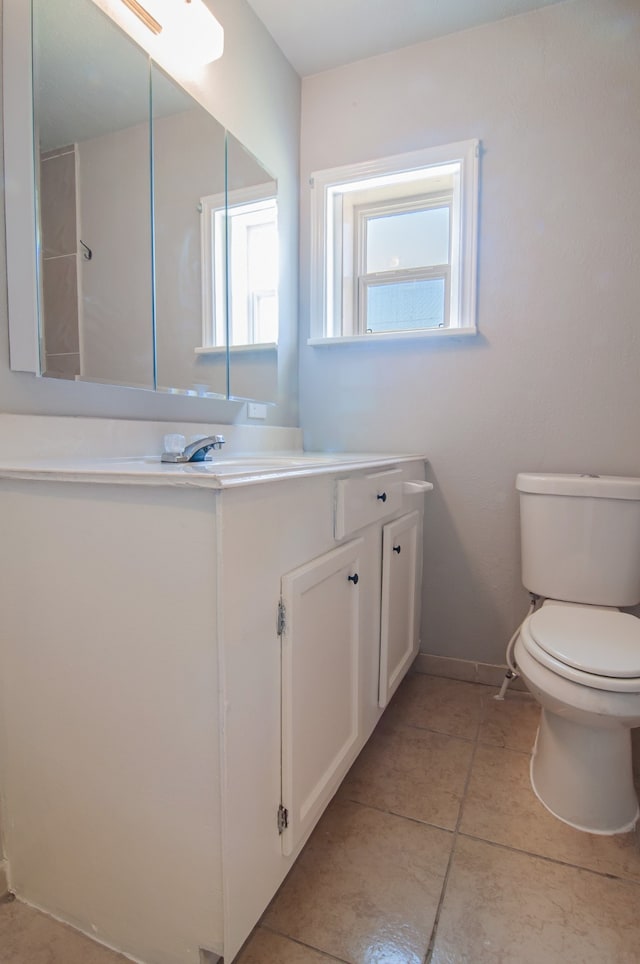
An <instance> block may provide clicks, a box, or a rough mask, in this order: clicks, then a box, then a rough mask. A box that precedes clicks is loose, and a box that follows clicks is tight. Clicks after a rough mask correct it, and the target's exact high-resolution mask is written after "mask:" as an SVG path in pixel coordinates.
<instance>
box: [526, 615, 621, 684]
mask: <svg viewBox="0 0 640 964" xmlns="http://www.w3.org/2000/svg"><path fill="white" fill-rule="evenodd" d="M520 636H521V639H522V643H523V645H524V647H525V649H526V650H527V652H528V653H529V654H530V655H531V656H532V657H533V658H534V659H535V660H537V662H539V663H541V664H542V665H543V666H546V667H547V668H548V669H550V670H552V671H553V672H555V673H557V674H558V675H559V676H562V677H564V678H565V679H569V680H572V681H573V682H575V683H582V684H583V685H584V686H590V687H592V688H593V689H601V690H607V691H609V692H627V693H629V692H631V693H633V692H640V619H637V618H636V617H634V616H631V615H629V614H628V613H621V612H619V611H617V610H607V609H596V608H595V607H591V606H579V605H576V606H572V605H545V606H543V607H542V608H541V609H539V610H538V611H537V612H535V613H533V614H532V615H531V616H529V617H528V618H527V619H526V620H525V622H524V623H523V625H522V628H521V631H520Z"/></svg>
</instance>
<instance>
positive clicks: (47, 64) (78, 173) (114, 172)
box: [33, 0, 154, 388]
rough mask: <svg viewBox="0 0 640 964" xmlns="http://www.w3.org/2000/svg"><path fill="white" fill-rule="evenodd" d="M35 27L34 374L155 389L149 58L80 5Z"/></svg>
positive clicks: (40, 5) (65, 0) (61, 5)
mask: <svg viewBox="0 0 640 964" xmlns="http://www.w3.org/2000/svg"><path fill="white" fill-rule="evenodd" d="M33 30H34V37H33V53H34V76H35V83H34V114H35V134H36V137H35V143H36V160H37V161H38V160H39V164H36V170H37V176H38V178H39V191H38V208H39V216H40V263H39V278H40V342H41V368H42V372H43V374H45V375H49V376H53V377H58V378H75V379H83V380H89V381H106V382H109V383H112V384H123V385H133V386H140V387H146V388H153V386H154V370H153V329H152V277H151V257H150V251H151V208H150V193H151V192H150V163H149V149H150V141H149V138H150V130H149V121H148V118H149V60H148V57H147V55H146V54H145V53H144V52H143V51H141V50H140V48H139V47H137V46H136V45H135V44H134V43H133V42H132V41H131V40H129V38H128V37H127V36H126V35H125V34H124V33H122V32H121V31H120V30H119V29H118V28H117V27H116V26H115V24H114V23H113V22H112V21H111V20H110V19H109V18H108V17H107V16H105V14H103V13H102V11H100V10H99V9H98V8H97V7H96V6H95V5H94V4H93V3H91V2H87V0H33ZM38 168H39V170H38Z"/></svg>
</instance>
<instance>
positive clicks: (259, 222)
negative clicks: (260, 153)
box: [227, 133, 279, 401]
mask: <svg viewBox="0 0 640 964" xmlns="http://www.w3.org/2000/svg"><path fill="white" fill-rule="evenodd" d="M227 257H228V273H227V279H228V292H227V306H228V319H227V328H228V337H229V394H230V396H231V397H232V398H249V399H256V400H260V401H275V399H276V397H277V388H278V283H279V267H278V186H277V183H276V181H275V180H274V178H273V176H272V175H271V174H270V173H269V172H268V171H267V170H265V168H264V167H263V166H262V164H261V163H260V162H259V161H258V160H257V159H256V158H255V157H254V156H253V154H251V153H250V152H249V151H248V150H247V149H246V148H245V147H244V146H243V145H242V144H241V143H240V141H239V140H237V138H235V137H234V136H233V134H230V133H227Z"/></svg>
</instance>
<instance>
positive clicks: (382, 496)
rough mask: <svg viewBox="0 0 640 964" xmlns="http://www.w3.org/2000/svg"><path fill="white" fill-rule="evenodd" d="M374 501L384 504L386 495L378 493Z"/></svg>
mask: <svg viewBox="0 0 640 964" xmlns="http://www.w3.org/2000/svg"><path fill="white" fill-rule="evenodd" d="M376 499H378V501H379V502H386V501H387V493H386V492H379V493H378V494H377V496H376Z"/></svg>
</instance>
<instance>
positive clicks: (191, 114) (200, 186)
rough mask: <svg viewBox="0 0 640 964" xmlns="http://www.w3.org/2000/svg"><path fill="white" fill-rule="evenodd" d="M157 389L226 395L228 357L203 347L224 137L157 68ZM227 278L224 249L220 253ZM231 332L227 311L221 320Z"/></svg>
mask: <svg viewBox="0 0 640 964" xmlns="http://www.w3.org/2000/svg"><path fill="white" fill-rule="evenodd" d="M151 78H152V105H153V169H154V220H155V230H154V239H155V242H154V243H155V252H154V255H155V291H156V308H155V316H156V351H157V387H158V389H159V390H161V391H189V392H195V393H196V394H198V395H204V396H211V395H212V394H213V395H217V396H224V397H226V395H227V354H226V349H225V348H224V346H225V344H226V338H225V337H223V338H222V340H221V345H222V350H219V351H218V352H216V353H210V354H204V353H199V352H198V351H197V349H198V348H199V347H200V346H201V345H202V325H203V310H204V308H203V302H204V301H207V300H208V299H207V298H204V299H203V275H202V267H203V263H202V243H201V220H202V214H201V211H202V204H201V198H203V197H206V196H212V195H215V196H220V197H222V198H223V199H224V186H225V156H224V152H225V131H224V128H223V127H222V126H221V125H220V124H219V123H218V121H217V120H216V119H215V118H214V117H212V116H211V114H209V113H208V112H207V111H206V110H205V109H204V108H203V107H200V106H199V105H198V104H197V103H196V102H195V101H194V100H193V99H192V98H191V96H190V95H189V94H187V93H186V91H184V90H183V89H182V88H180V87H178V85H177V84H175V83H174V82H173V81H172V80H170V79H169V78H168V77H167V75H166V74H165V73H164V72H163V71H162V70H160V68H158V67H157V66H156V65H155V64H154V65H153V67H152V72H151ZM219 259H220V263H221V270H222V271H223V272H224V271H225V270H226V267H225V259H224V247H223V249H222V251H221V252H219ZM221 323H222V328H223V332H225V331H226V311H225V310H224V306H223V309H222V314H221Z"/></svg>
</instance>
